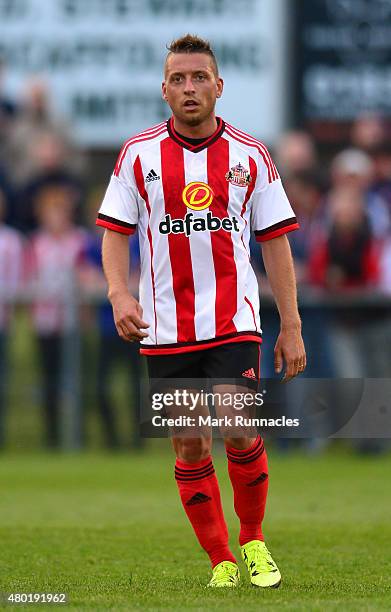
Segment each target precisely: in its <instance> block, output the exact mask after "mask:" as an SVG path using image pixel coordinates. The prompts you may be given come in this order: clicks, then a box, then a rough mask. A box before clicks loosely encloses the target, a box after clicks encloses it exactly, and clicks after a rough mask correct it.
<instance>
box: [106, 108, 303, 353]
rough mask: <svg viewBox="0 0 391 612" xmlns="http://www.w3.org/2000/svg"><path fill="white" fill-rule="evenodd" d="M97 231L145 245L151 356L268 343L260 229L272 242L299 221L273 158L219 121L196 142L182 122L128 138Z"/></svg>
mask: <svg viewBox="0 0 391 612" xmlns="http://www.w3.org/2000/svg"><path fill="white" fill-rule="evenodd" d="M97 224H98V225H101V226H103V227H105V228H108V229H111V230H115V231H118V232H121V233H123V234H132V233H133V232H134V231H135V230H136V227H138V231H139V238H140V256H141V279H140V303H141V306H142V308H143V311H144V315H143V318H144V320H145V321H147V322H148V323H149V324H150V327H149V329H148V330H147V332H148V333H149V336H148V338H146V339H145V340H143V342H142V343H141V353H142V354H146V355H155V354H175V353H180V352H188V351H193V350H201V349H203V348H209V347H211V346H216V345H220V344H225V343H229V342H239V341H243V340H255V341H257V342H261V327H260V319H259V297H258V283H257V279H256V276H255V273H254V270H253V268H252V266H251V263H250V255H249V253H250V251H249V240H250V231H251V230H252V231H254V232H255V235H256V239H257V240H258V241H263V240H268V239H270V238H274V237H276V236H279V235H281V234H284V233H286V232H288V231H290V230H293V229H296V228H298V224H297V221H296V218H295V216H294V213H293V211H292V208H291V206H290V204H289V201H288V199H287V197H286V195H285V191H284V189H283V186H282V184H281V180H280V178H279V176H278V173H277V170H276V168H275V166H274V163H273V161H272V159H271V157H270V154H269V152H268V150H267V148H266V147H265V145H263V144H262V143H261V142H260V141H258V140H256V139H254V138H252V137H251V136H248V135H247V134H245V133H243V132H242V131H240V130H238V129H236V128H234V127H232V126H231V125H229V124H227V123H225V122H224V121H223V120H222V119H220V118H219V119H218V127H217V130H216V132H215V133H214V134H213V135H212V136H211V137H210V138H208V139H207V140H206V141H204V142H202V143H201V144H200V145H191V144H189V143H188V142H186V141H184V140H182V139H181V137H180V136H179V135H178V134H177V133H176V132H175V129H174V125H173V120H172V119H170V120H169V121H168V122H164V123H161V124H159V125H157V126H156V127H154V128H151V129H149V130H146V131H145V132H142V133H141V134H139V135H138V136H135V137H134V138H131V139H130V140H128V141H127V142H126V143H125V144H124V146H123V148H122V150H121V152H120V154H119V157H118V160H117V163H116V166H115V169H114V173H113V176H112V177H111V180H110V184H109V186H108V188H107V191H106V195H105V197H104V200H103V202H102V205H101V208H100V210H99V214H98V219H97Z"/></svg>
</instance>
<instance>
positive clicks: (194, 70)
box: [162, 53, 223, 126]
mask: <svg viewBox="0 0 391 612" xmlns="http://www.w3.org/2000/svg"><path fill="white" fill-rule="evenodd" d="M222 91H223V80H222V79H220V77H218V76H217V75H216V73H215V70H214V65H213V60H212V58H211V57H210V56H209V55H207V54H206V53H176V54H171V55H169V57H168V59H167V63H166V70H165V80H164V81H163V84H162V92H163V98H164V100H166V102H167V103H168V105H169V106H170V108H171V110H172V112H173V114H174V116H175V117H177V118H178V119H179V120H180V121H182V122H183V123H185V124H187V125H193V126H196V125H200V124H201V123H202V122H203V121H204V120H205V119H206V118H207V117H209V116H210V115H211V114H212V113H213V111H214V108H215V105H216V98H219V97H220V96H221V94H222Z"/></svg>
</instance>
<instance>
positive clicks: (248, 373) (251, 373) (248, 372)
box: [242, 368, 258, 380]
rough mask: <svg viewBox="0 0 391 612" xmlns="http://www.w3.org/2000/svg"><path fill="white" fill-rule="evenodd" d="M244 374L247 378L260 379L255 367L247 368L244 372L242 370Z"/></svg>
mask: <svg viewBox="0 0 391 612" xmlns="http://www.w3.org/2000/svg"><path fill="white" fill-rule="evenodd" d="M242 376H244V377H245V378H251V380H258V378H257V377H256V374H255V372H254V368H250V369H248V370H245V371H244V372H242Z"/></svg>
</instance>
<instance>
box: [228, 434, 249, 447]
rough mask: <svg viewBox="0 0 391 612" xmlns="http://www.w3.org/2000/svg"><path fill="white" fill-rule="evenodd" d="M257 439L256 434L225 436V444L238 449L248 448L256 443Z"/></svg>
mask: <svg viewBox="0 0 391 612" xmlns="http://www.w3.org/2000/svg"><path fill="white" fill-rule="evenodd" d="M255 440H256V434H254V435H249V436H243V437H241V438H230V437H226V436H225V437H224V442H225V445H226V446H227V447H230V448H235V449H236V450H246V449H247V448H250V446H252V444H254V442H255Z"/></svg>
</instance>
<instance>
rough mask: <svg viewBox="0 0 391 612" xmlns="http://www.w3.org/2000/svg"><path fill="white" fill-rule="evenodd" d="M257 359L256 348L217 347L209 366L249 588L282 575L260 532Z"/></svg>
mask: <svg viewBox="0 0 391 612" xmlns="http://www.w3.org/2000/svg"><path fill="white" fill-rule="evenodd" d="M259 359H260V353H259V346H257V345H256V344H255V343H237V344H236V345H235V344H233V345H226V346H225V347H217V348H216V349H215V351H214V352H213V353H211V355H210V358H209V363H208V364H207V367H208V368H209V372H210V373H211V374H212V386H213V393H214V405H215V409H216V414H217V416H218V418H219V419H222V421H221V422H222V423H223V425H222V426H221V427H220V432H221V435H222V436H223V438H224V440H225V445H226V451H227V457H228V472H229V477H230V480H231V484H232V488H233V493H234V507H235V511H236V514H237V516H238V518H239V521H240V535H239V543H240V546H241V553H242V557H243V560H244V561H245V563H246V565H247V569H248V570H249V573H250V579H251V582H252V584H254V585H256V586H262V587H269V586H273V587H276V586H278V585H279V584H280V582H281V575H280V572H279V570H278V568H277V566H276V564H275V563H274V561H273V559H272V557H271V555H270V552H269V551H268V549H267V548H266V546H265V544H264V541H263V540H264V537H263V533H262V521H263V517H264V514H265V506H266V499H267V492H268V465H267V456H266V451H265V448H264V444H263V440H262V438H261V437H260V436H259V435H258V433H257V430H256V428H255V426H254V425H253V421H252V419H253V418H254V417H255V416H256V405H257V402H256V392H257V389H258V381H259V369H260V368H259ZM227 400H229V401H227ZM238 416H240V417H241V418H242V420H241V421H240V420H239V419H237V417H238ZM241 423H244V425H242V424H241Z"/></svg>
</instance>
